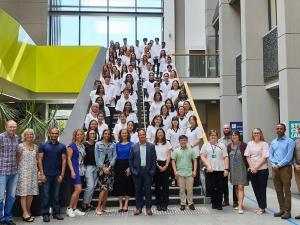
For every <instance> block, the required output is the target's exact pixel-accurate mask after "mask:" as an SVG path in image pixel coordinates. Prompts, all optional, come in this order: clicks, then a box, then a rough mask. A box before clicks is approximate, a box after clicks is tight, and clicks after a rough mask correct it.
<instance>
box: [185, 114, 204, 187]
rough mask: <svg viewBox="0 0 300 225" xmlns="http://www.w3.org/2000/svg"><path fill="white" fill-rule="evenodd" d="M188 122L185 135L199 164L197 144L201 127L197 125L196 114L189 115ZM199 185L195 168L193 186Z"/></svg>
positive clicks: (199, 139) (200, 135) (200, 137)
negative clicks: (188, 125)
mask: <svg viewBox="0 0 300 225" xmlns="http://www.w3.org/2000/svg"><path fill="white" fill-rule="evenodd" d="M189 124H190V127H188V128H187V129H186V133H185V135H186V136H187V137H188V142H189V145H190V146H191V148H192V149H193V150H194V152H195V156H196V157H197V162H198V164H199V161H200V149H199V144H200V141H201V139H202V132H201V129H200V128H199V127H198V123H197V119H196V116H190V117H189ZM199 185H200V177H199V170H197V175H196V176H195V178H194V186H199Z"/></svg>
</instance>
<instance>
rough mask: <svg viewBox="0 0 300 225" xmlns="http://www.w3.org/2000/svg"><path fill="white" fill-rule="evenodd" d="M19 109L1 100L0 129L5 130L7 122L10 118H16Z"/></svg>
mask: <svg viewBox="0 0 300 225" xmlns="http://www.w3.org/2000/svg"><path fill="white" fill-rule="evenodd" d="M17 117H18V111H17V110H16V109H14V108H12V107H10V106H9V105H8V104H6V103H3V102H0V131H1V132H2V131H4V130H5V122H6V121H8V120H16V119H17Z"/></svg>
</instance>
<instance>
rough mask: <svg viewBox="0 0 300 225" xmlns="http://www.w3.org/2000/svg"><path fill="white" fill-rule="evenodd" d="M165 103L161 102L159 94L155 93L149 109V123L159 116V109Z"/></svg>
mask: <svg viewBox="0 0 300 225" xmlns="http://www.w3.org/2000/svg"><path fill="white" fill-rule="evenodd" d="M164 104H165V103H164V102H163V101H162V95H161V93H160V92H155V94H154V97H153V102H152V103H151V106H150V109H149V121H152V119H153V117H154V116H156V115H159V114H160V109H161V107H162V106H163V105H164Z"/></svg>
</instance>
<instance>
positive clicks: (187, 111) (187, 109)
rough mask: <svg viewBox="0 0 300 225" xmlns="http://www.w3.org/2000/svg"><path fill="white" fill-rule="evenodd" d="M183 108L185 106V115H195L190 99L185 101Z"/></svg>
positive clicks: (188, 116)
mask: <svg viewBox="0 0 300 225" xmlns="http://www.w3.org/2000/svg"><path fill="white" fill-rule="evenodd" d="M183 108H184V111H185V116H186V117H187V118H190V116H194V115H195V113H194V112H193V110H192V106H191V103H190V101H189V100H186V101H184V102H183Z"/></svg>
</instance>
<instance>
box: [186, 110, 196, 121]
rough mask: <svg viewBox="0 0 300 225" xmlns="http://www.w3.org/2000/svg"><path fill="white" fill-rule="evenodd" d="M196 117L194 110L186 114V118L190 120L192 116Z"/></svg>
mask: <svg viewBox="0 0 300 225" xmlns="http://www.w3.org/2000/svg"><path fill="white" fill-rule="evenodd" d="M194 115H195V113H194V112H193V110H189V111H188V112H187V113H186V114H185V116H186V117H187V118H188V119H189V118H190V117H191V116H194Z"/></svg>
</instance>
